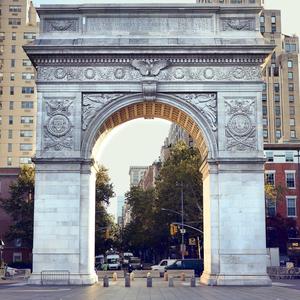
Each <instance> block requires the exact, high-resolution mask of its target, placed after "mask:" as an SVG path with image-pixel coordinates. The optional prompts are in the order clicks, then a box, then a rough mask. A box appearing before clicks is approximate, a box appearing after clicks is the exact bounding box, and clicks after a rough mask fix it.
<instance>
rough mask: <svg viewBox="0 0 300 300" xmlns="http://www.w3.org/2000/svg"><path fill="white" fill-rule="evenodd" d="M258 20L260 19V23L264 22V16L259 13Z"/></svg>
mask: <svg viewBox="0 0 300 300" xmlns="http://www.w3.org/2000/svg"><path fill="white" fill-rule="evenodd" d="M259 20H260V23H265V16H264V15H261V16H260V18H259Z"/></svg>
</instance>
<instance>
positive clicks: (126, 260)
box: [122, 252, 133, 268]
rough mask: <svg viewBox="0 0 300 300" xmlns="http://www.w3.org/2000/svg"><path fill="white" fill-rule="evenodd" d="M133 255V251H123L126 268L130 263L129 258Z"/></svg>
mask: <svg viewBox="0 0 300 300" xmlns="http://www.w3.org/2000/svg"><path fill="white" fill-rule="evenodd" d="M131 257H133V253H131V252H124V253H123V262H122V263H123V267H124V268H126V267H127V266H128V264H129V259H130V258H131Z"/></svg>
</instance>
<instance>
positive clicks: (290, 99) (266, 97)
mask: <svg viewBox="0 0 300 300" xmlns="http://www.w3.org/2000/svg"><path fill="white" fill-rule="evenodd" d="M273 98H274V101H275V102H280V95H279V94H276V95H274V97H273ZM261 100H262V101H267V100H268V96H267V94H262V96H261ZM294 101H295V96H294V95H289V102H294Z"/></svg>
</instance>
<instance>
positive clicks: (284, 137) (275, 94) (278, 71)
mask: <svg viewBox="0 0 300 300" xmlns="http://www.w3.org/2000/svg"><path fill="white" fill-rule="evenodd" d="M260 31H261V33H262V35H263V36H264V38H265V39H266V41H267V42H268V43H270V44H273V45H274V46H276V48H275V51H274V52H273V54H272V55H271V56H270V58H269V60H268V63H267V66H266V68H265V72H264V74H263V76H264V81H265V84H264V87H263V94H262V105H263V136H264V142H265V143H278V142H284V143H288V142H296V141H299V140H300V98H299V59H298V56H299V39H298V37H297V36H287V35H284V34H282V31H281V12H280V10H263V11H262V13H261V15H260Z"/></svg>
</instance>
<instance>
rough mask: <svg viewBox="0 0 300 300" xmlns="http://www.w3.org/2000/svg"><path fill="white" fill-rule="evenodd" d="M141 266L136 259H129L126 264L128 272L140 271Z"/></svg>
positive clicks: (139, 261) (138, 259)
mask: <svg viewBox="0 0 300 300" xmlns="http://www.w3.org/2000/svg"><path fill="white" fill-rule="evenodd" d="M142 269H143V264H142V263H141V259H140V258H138V257H135V256H133V257H130V258H129V262H128V272H132V271H133V270H142Z"/></svg>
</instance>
